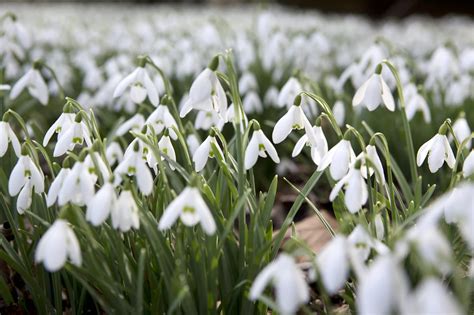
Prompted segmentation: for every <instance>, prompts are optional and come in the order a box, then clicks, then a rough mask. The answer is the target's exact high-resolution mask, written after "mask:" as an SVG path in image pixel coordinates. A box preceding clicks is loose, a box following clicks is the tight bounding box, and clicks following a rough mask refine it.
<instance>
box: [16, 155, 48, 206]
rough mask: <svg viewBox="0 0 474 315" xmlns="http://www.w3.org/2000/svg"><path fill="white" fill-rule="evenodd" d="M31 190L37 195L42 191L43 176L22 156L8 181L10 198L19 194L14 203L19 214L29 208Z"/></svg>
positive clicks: (26, 157) (25, 156)
mask: <svg viewBox="0 0 474 315" xmlns="http://www.w3.org/2000/svg"><path fill="white" fill-rule="evenodd" d="M33 189H34V191H35V193H37V194H41V193H42V192H43V191H44V176H43V174H42V173H41V171H40V170H39V169H38V167H37V166H36V164H35V163H34V162H33V160H32V159H31V157H29V156H28V155H24V154H22V155H21V156H20V158H19V159H18V162H17V163H16V165H15V167H14V168H13V170H12V172H11V174H10V178H9V180H8V193H9V194H10V196H12V197H13V196H16V195H18V193H19V195H18V200H17V203H16V209H17V211H18V213H19V214H23V213H24V212H25V210H26V209H28V208H29V207H30V206H31V201H32V197H33V196H32V195H33Z"/></svg>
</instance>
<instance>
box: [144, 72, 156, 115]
mask: <svg viewBox="0 0 474 315" xmlns="http://www.w3.org/2000/svg"><path fill="white" fill-rule="evenodd" d="M143 83H144V84H145V88H146V93H147V94H148V99H149V100H150V102H151V103H152V104H153V105H154V106H158V103H159V102H160V99H159V97H158V91H157V90H156V86H155V85H154V84H153V81H151V79H150V77H149V76H148V73H147V72H146V71H145V72H144V74H143Z"/></svg>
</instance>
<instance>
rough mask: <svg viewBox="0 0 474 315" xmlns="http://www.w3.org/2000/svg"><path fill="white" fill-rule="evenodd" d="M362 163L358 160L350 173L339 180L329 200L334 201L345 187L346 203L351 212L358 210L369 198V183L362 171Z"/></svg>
mask: <svg viewBox="0 0 474 315" xmlns="http://www.w3.org/2000/svg"><path fill="white" fill-rule="evenodd" d="M360 165H361V164H360V162H359V161H357V162H356V164H355V165H354V168H351V169H350V170H349V173H347V175H346V176H344V177H343V178H342V179H341V180H340V181H339V182H337V184H336V185H335V186H334V188H333V189H332V191H331V194H330V195H329V200H330V201H331V202H332V201H334V199H336V197H337V195H338V194H339V192H340V191H341V189H342V188H343V187H345V190H346V192H345V196H344V204H345V205H346V207H347V209H348V210H349V211H350V212H351V213H356V212H358V211H359V210H360V209H361V208H362V206H363V205H365V203H366V202H367V198H368V191H367V185H366V183H365V180H364V177H363V176H362V173H361V171H360Z"/></svg>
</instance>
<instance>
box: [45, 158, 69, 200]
mask: <svg viewBox="0 0 474 315" xmlns="http://www.w3.org/2000/svg"><path fill="white" fill-rule="evenodd" d="M70 171H71V169H70V168H68V167H65V166H63V167H62V168H61V170H60V171H59V173H58V175H56V178H55V179H54V180H53V182H52V183H51V186H49V191H48V195H47V197H46V205H47V206H48V207H51V206H52V205H53V204H54V203H55V202H56V200H57V199H58V195H59V192H60V190H61V188H62V187H63V184H64V180H65V179H66V177H67V176H68V174H69V172H70Z"/></svg>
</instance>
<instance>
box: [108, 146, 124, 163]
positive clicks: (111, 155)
mask: <svg viewBox="0 0 474 315" xmlns="http://www.w3.org/2000/svg"><path fill="white" fill-rule="evenodd" d="M105 157H106V158H107V161H108V162H109V165H114V164H115V162H119V163H120V162H122V159H123V151H122V147H121V146H120V144H118V143H117V142H112V143H111V144H109V145H108V146H107V149H106V150H105Z"/></svg>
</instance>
